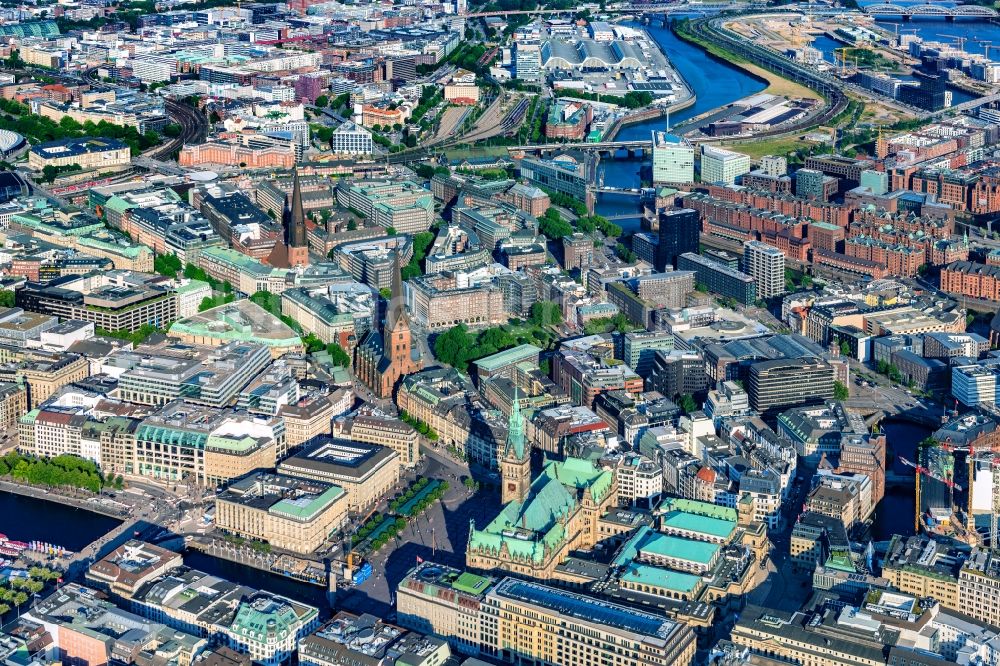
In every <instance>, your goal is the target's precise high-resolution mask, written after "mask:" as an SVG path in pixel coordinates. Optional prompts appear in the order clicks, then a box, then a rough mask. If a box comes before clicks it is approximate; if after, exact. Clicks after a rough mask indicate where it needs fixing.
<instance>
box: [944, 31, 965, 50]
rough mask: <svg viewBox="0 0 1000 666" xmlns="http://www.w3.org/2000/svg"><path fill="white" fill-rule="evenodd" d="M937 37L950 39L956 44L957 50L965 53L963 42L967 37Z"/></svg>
mask: <svg viewBox="0 0 1000 666" xmlns="http://www.w3.org/2000/svg"><path fill="white" fill-rule="evenodd" d="M938 37H950V38H951V39H953V40H955V41H956V42H958V50H959V51H961V52H962V53H963V54H964V53H965V40H966V39H968V38H967V37H961V36H959V35H941V34H939V35H938Z"/></svg>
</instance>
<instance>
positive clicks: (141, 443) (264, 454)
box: [131, 400, 286, 487]
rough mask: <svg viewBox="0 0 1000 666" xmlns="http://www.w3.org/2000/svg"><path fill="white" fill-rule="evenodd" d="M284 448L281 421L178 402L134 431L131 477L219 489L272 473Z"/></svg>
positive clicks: (283, 431) (283, 429)
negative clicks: (254, 474)
mask: <svg viewBox="0 0 1000 666" xmlns="http://www.w3.org/2000/svg"><path fill="white" fill-rule="evenodd" d="M285 449H286V445H285V425H284V423H282V421H281V419H278V418H274V417H272V418H264V417H253V418H251V417H248V416H246V415H245V414H241V413H239V412H233V411H230V410H224V409H217V408H206V407H199V406H195V405H189V404H187V403H185V402H182V401H180V400H178V401H175V402H172V403H170V404H169V405H167V406H166V407H164V408H163V409H161V410H160V411H159V412H157V413H155V414H153V415H151V416H149V417H147V418H145V419H143V421H142V423H141V424H140V425H139V427H138V428H137V429H136V431H135V462H134V466H133V470H132V472H131V473H132V474H136V475H139V476H145V477H149V478H151V479H155V480H157V481H162V482H167V483H180V482H185V483H194V484H197V485H200V486H208V487H215V486H218V485H221V484H225V483H227V482H229V481H231V480H232V479H238V478H240V477H243V476H246V475H247V474H250V473H251V472H254V471H257V470H267V469H273V468H274V465H275V463H276V462H277V461H278V459H279V458H280V457H281V456H283V455H284V452H285Z"/></svg>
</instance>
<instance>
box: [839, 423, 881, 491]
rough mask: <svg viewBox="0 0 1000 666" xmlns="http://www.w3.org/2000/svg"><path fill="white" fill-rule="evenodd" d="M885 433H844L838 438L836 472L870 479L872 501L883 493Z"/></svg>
mask: <svg viewBox="0 0 1000 666" xmlns="http://www.w3.org/2000/svg"><path fill="white" fill-rule="evenodd" d="M885 445H886V438H885V435H862V434H847V433H845V434H844V436H843V438H842V439H841V440H840V467H839V468H838V469H837V471H838V472H841V473H843V472H850V473H853V474H864V475H866V476H867V477H868V478H870V479H871V480H872V503H873V504H878V503H879V502H881V501H882V497H883V496H884V495H885Z"/></svg>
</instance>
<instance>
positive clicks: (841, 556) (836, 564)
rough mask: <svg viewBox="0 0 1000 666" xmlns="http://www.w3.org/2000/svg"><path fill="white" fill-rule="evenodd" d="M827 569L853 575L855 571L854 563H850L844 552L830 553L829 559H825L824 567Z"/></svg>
mask: <svg viewBox="0 0 1000 666" xmlns="http://www.w3.org/2000/svg"><path fill="white" fill-rule="evenodd" d="M823 566H825V567H826V568H827V569H836V570H837V571H846V572H848V573H855V572H857V569H856V568H855V567H854V563H853V562H851V557H850V555H848V554H847V553H845V552H844V551H836V550H835V551H833V552H832V553H830V557H829V558H827V560H826V562H825V563H824V565H823Z"/></svg>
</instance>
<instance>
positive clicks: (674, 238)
mask: <svg viewBox="0 0 1000 666" xmlns="http://www.w3.org/2000/svg"><path fill="white" fill-rule="evenodd" d="M700 233H701V216H700V215H699V214H698V211H696V210H693V209H691V208H680V209H677V210H667V211H664V212H662V213H660V232H659V234H660V235H659V241H658V246H657V257H656V269H657V270H659V271H663V270H666V267H667V266H673V267H674V268H676V267H677V258H678V257H679V256H680V255H682V254H684V253H685V252H698V241H699V238H700Z"/></svg>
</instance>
